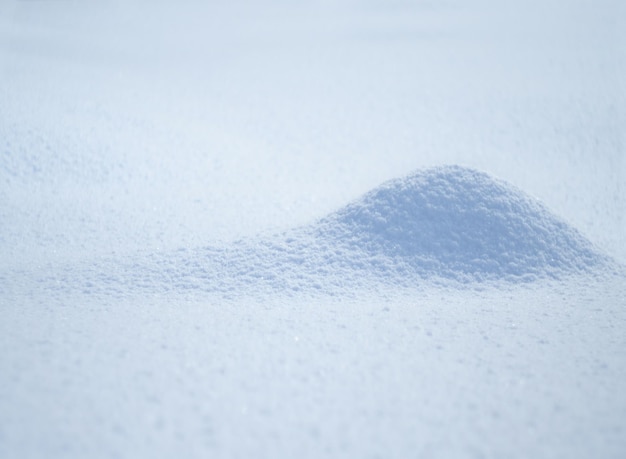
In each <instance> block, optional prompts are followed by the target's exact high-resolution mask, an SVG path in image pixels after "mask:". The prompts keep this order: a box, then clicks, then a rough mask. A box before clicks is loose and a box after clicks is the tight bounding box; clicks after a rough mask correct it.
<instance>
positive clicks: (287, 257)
mask: <svg viewBox="0 0 626 459" xmlns="http://www.w3.org/2000/svg"><path fill="white" fill-rule="evenodd" d="M611 263H612V262H610V261H609V259H608V257H606V256H604V255H601V254H599V253H598V252H596V251H595V250H594V248H593V246H592V244H591V243H590V242H589V241H587V240H586V239H585V238H584V237H583V236H581V235H580V234H579V233H578V232H577V231H576V230H575V229H573V228H572V227H570V226H568V225H567V224H566V223H565V222H563V221H561V220H560V219H558V218H557V217H555V216H554V215H552V214H551V213H550V212H549V211H548V210H546V209H545V208H544V207H543V206H542V205H541V204H540V203H539V202H538V201H536V200H534V199H532V198H530V197H529V196H527V195H526V194H524V193H523V192H521V191H520V190H518V189H516V188H514V187H512V186H511V185H509V184H507V183H504V182H501V181H499V180H496V179H493V178H491V177H490V176H488V175H487V174H485V173H481V172H477V171H475V170H470V169H465V168H462V167H458V166H448V167H439V168H435V169H430V170H425V171H420V172H416V173H414V174H412V175H410V176H408V177H405V178H401V179H396V180H391V181H389V182H387V183H385V184H383V185H382V186H380V187H378V188H376V189H374V190H373V191H371V192H369V193H367V194H366V195H364V196H363V197H361V198H360V199H358V200H356V201H354V202H353V203H351V204H349V205H347V206H346V207H344V208H342V209H340V210H338V211H337V212H334V213H332V214H331V215H328V216H327V217H325V218H322V219H321V220H319V221H316V222H314V223H312V224H310V225H308V226H304V227H301V228H296V229H292V230H290V231H287V232H284V233H281V234H276V235H272V236H266V237H256V238H249V239H243V240H239V241H236V242H233V243H229V244H223V245H215V246H209V247H204V248H196V249H189V248H182V249H180V250H177V251H174V252H164V253H150V254H144V255H136V256H133V257H128V258H123V259H108V260H100V261H97V262H95V263H94V262H88V263H87V264H86V265H83V266H71V267H69V268H68V269H65V270H63V269H56V268H51V269H50V270H48V272H47V273H45V274H44V275H43V277H39V276H37V277H38V280H37V285H38V286H47V287H45V288H46V289H52V290H55V291H57V293H59V294H61V295H65V294H67V293H68V292H69V291H73V292H76V291H78V292H80V293H86V294H105V295H113V296H122V297H123V296H126V295H128V294H132V292H136V293H139V294H142V295H143V294H145V293H158V294H162V293H174V294H177V293H180V292H188V293H194V292H200V293H202V292H205V293H207V292H208V293H218V294H220V295H226V296H241V295H249V294H253V295H256V294H262V293H263V292H265V293H267V294H270V295H274V294H277V293H280V292H285V293H288V294H292V293H293V292H302V291H304V292H321V293H325V294H339V295H345V294H349V292H358V291H363V290H364V289H372V288H373V289H376V290H378V289H379V288H381V287H382V288H386V287H392V288H396V287H409V288H411V287H420V286H423V285H426V284H428V283H429V282H436V283H441V282H445V283H451V284H457V285H458V284H468V283H475V282H487V281H496V282H500V281H503V282H528V281H533V280H538V279H542V278H560V277H563V276H566V275H571V274H577V273H585V272H590V271H592V270H593V269H595V268H597V267H601V266H602V265H604V266H610V265H611ZM25 277H27V278H33V276H29V275H27V276H25Z"/></svg>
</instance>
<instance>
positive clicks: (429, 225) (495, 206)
mask: <svg viewBox="0 0 626 459" xmlns="http://www.w3.org/2000/svg"><path fill="white" fill-rule="evenodd" d="M313 229H314V233H315V234H316V236H317V237H320V238H326V239H328V240H329V241H333V242H334V243H335V244H337V245H341V246H346V247H351V248H353V249H354V250H358V251H360V252H362V253H363V254H364V255H365V256H367V257H370V258H376V257H381V256H382V257H386V258H389V259H394V260H398V261H400V262H401V263H403V264H404V265H407V266H408V267H410V268H411V270H412V271H413V272H416V273H418V274H420V275H422V276H429V275H438V276H441V277H446V278H455V279H459V280H460V279H474V280H480V279H485V278H509V279H514V278H520V277H537V276H538V277H544V276H556V275H558V274H560V273H566V272H572V271H582V270H588V269H590V268H592V267H593V266H595V265H598V264H602V263H604V262H605V261H606V260H605V258H604V257H603V256H601V255H599V254H598V253H597V252H596V251H595V250H594V248H593V246H592V245H591V243H590V242H589V241H587V240H586V239H585V238H584V237H583V236H582V235H580V234H579V233H578V232H577V231H576V230H575V229H574V228H572V227H570V226H569V225H568V224H566V223H565V222H563V221H562V220H560V219H559V218H557V217H556V216H554V215H553V214H551V213H550V212H549V211H548V210H547V209H546V208H545V207H544V206H543V205H541V204H540V203H539V202H538V201H536V200H535V199H533V198H531V197H529V196H528V195H526V194H525V193H523V192H522V191H520V190H518V189H516V188H515V187H513V186H511V185H509V184H507V183H505V182H502V181H500V180H497V179H494V178H492V177H490V176H489V175H487V174H485V173H482V172H478V171H476V170H472V169H467V168H463V167H460V166H445V167H438V168H434V169H430V170H425V171H419V172H416V173H414V174H412V175H409V176H408V177H405V178H400V179H395V180H391V181H389V182H387V183H385V184H383V185H382V186H380V187H378V188H376V189H374V190H373V191H371V192H369V193H367V194H366V195H365V196H363V197H362V198H360V199H358V200H357V201H355V202H353V203H352V204H350V205H348V206H346V207H345V208H343V209H341V210H339V211H338V212H336V213H334V214H332V215H330V216H328V217H327V218H324V219H323V220H321V221H320V222H319V223H317V224H316V225H315V226H314V228H313Z"/></svg>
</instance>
